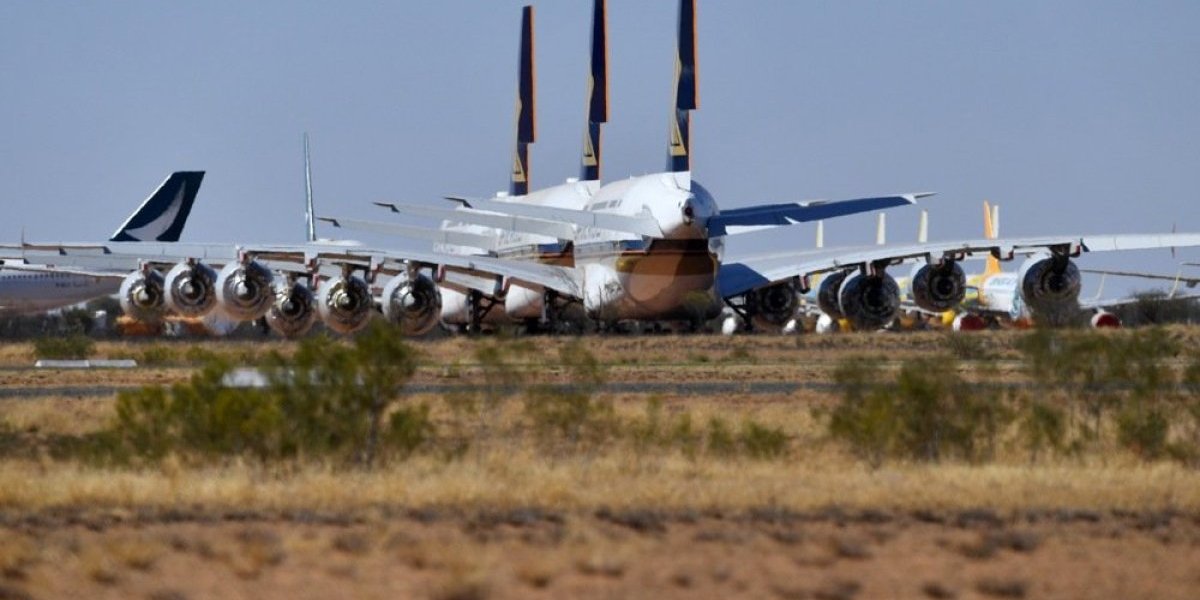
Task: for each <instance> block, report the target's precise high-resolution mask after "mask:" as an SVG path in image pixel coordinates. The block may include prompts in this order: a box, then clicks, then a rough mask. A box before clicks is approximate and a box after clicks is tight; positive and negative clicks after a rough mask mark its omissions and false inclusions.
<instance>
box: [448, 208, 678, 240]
mask: <svg viewBox="0 0 1200 600" xmlns="http://www.w3.org/2000/svg"><path fill="white" fill-rule="evenodd" d="M471 206H472V207H473V208H479V209H484V210H488V211H491V212H497V213H503V214H509V215H517V216H521V217H529V218H534V219H545V220H547V221H558V222H560V223H569V224H571V225H574V226H575V227H590V228H594V229H607V230H610V231H618V232H621V233H632V234H635V235H640V236H645V237H662V236H663V232H662V229H661V228H660V227H659V226H658V221H657V220H656V219H654V217H651V216H649V215H647V216H632V215H618V214H613V213H602V212H595V211H590V210H574V209H570V208H555V207H550V206H539V205H536V204H519V203H517V202H497V201H495V200H475V201H472V202H471Z"/></svg>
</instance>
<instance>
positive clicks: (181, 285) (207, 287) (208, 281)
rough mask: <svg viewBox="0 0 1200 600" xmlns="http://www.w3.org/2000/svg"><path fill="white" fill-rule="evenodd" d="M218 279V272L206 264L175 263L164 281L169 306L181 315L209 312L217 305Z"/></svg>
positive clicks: (193, 315)
mask: <svg viewBox="0 0 1200 600" xmlns="http://www.w3.org/2000/svg"><path fill="white" fill-rule="evenodd" d="M216 280H217V273H216V272H215V271H213V270H212V269H211V268H209V267H208V266H206V265H203V264H200V263H195V264H187V263H180V264H177V265H175V266H174V267H172V268H171V270H170V271H168V272H167V277H166V279H165V280H164V282H163V285H164V287H165V288H166V303H167V308H169V309H170V310H171V311H172V312H174V313H175V314H177V315H179V316H181V317H199V316H203V315H206V314H208V313H209V312H211V311H212V309H213V307H214V306H216V305H217V290H216Z"/></svg>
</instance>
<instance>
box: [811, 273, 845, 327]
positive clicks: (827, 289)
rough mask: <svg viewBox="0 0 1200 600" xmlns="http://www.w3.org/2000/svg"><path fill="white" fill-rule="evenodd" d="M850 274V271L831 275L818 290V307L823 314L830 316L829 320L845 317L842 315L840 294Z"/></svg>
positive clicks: (826, 277)
mask: <svg viewBox="0 0 1200 600" xmlns="http://www.w3.org/2000/svg"><path fill="white" fill-rule="evenodd" d="M848 273H849V272H848V271H837V272H835V273H830V274H829V275H826V276H825V277H824V278H823V279H822V280H821V287H819V288H817V306H818V307H820V309H821V312H822V313H824V314H827V315H829V318H830V319H832V320H834V321H837V320H838V319H841V318H842V317H844V316H845V315H843V314H842V306H841V301H839V300H838V292H839V291H840V290H841V289H842V282H844V281H846V275H847V274H848Z"/></svg>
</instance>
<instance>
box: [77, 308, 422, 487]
mask: <svg viewBox="0 0 1200 600" xmlns="http://www.w3.org/2000/svg"><path fill="white" fill-rule="evenodd" d="M267 362H268V364H270V365H271V369H270V371H269V377H270V379H271V385H270V387H268V388H264V389H258V388H249V389H247V388H229V387H226V386H225V385H223V381H222V380H223V378H224V376H225V375H226V374H227V373H228V372H229V364H228V363H226V362H224V361H221V360H216V359H214V360H212V361H210V362H209V363H208V364H207V365H206V366H205V367H204V368H202V369H201V370H200V371H199V372H197V373H196V374H195V375H193V376H192V378H191V379H190V380H189V381H188V382H187V383H181V384H176V385H174V386H171V387H170V388H165V387H161V386H150V387H146V388H143V389H141V390H138V391H133V392H124V393H122V394H121V395H120V396H119V397H118V399H117V407H116V412H117V417H116V420H115V422H114V424H113V427H112V428H111V429H110V430H107V431H106V432H103V433H102V434H101V435H98V436H96V439H95V440H94V444H92V445H91V447H92V448H100V449H106V450H105V453H106V454H107V456H108V458H111V459H117V460H120V459H122V458H130V459H137V460H148V461H155V460H159V459H161V458H163V457H165V456H167V455H169V454H178V455H180V456H182V457H184V458H190V459H194V460H216V459H222V458H228V457H232V456H247V457H251V458H256V459H259V460H264V461H265V460H272V459H280V458H297V457H332V458H340V459H343V460H347V461H350V460H353V461H356V462H358V463H359V464H362V465H364V466H371V465H372V464H373V463H374V460H375V458H376V456H377V455H379V454H381V452H382V451H386V450H394V452H393V454H394V455H396V456H399V457H404V456H407V455H409V454H411V453H412V452H413V451H415V450H416V449H417V448H418V447H420V446H421V445H422V444H423V443H424V442H425V441H426V440H427V439H429V438H430V437H432V436H433V435H434V429H433V425H432V422H431V421H430V419H429V411H428V408H427V407H425V406H417V407H400V408H398V409H396V410H394V411H391V412H390V415H391V418H390V420H389V421H388V422H387V423H384V416H385V415H388V414H389V409H391V408H392V407H393V405H394V404H395V403H396V401H397V400H399V397H400V390H401V388H402V387H403V385H404V383H405V382H406V381H407V380H408V378H409V377H410V376H411V375H412V373H413V371H414V370H415V368H416V366H415V355H414V354H413V351H412V350H411V349H409V347H408V346H407V345H405V344H404V342H403V341H402V337H401V336H400V334H399V332H398V331H397V330H395V328H393V327H391V326H389V325H387V324H385V323H383V322H382V321H380V320H377V321H376V324H374V325H372V326H371V327H370V328H369V329H368V330H367V331H365V332H363V333H362V334H360V335H359V336H357V337H356V338H355V340H354V344H353V345H352V346H351V345H346V344H343V343H342V342H340V341H335V340H331V339H329V338H327V337H324V336H319V337H314V338H309V339H307V340H305V341H304V342H302V343H301V345H300V348H299V349H298V350H297V352H296V354H295V356H294V358H293V359H292V360H285V359H284V358H283V357H281V356H279V355H278V354H273V355H272V356H271V357H270V358H269V359H268V361H267Z"/></svg>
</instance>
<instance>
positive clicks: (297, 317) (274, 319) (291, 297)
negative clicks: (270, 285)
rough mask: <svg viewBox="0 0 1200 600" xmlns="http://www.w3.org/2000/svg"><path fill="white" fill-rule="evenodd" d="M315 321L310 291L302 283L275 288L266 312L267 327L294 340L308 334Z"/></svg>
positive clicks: (315, 316) (314, 310)
mask: <svg viewBox="0 0 1200 600" xmlns="http://www.w3.org/2000/svg"><path fill="white" fill-rule="evenodd" d="M316 320H317V309H316V306H315V305H314V303H313V293H312V290H309V289H308V286H306V285H304V284H302V283H292V284H290V285H289V284H283V285H278V286H276V289H275V301H274V302H272V303H271V309H270V310H268V311H267V325H268V326H269V327H270V328H271V329H272V330H273V331H275V332H276V333H278V334H279V335H282V336H283V337H286V338H296V337H300V336H302V335H304V334H306V333H308V330H309V329H312V326H313V323H315V322H316Z"/></svg>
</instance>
